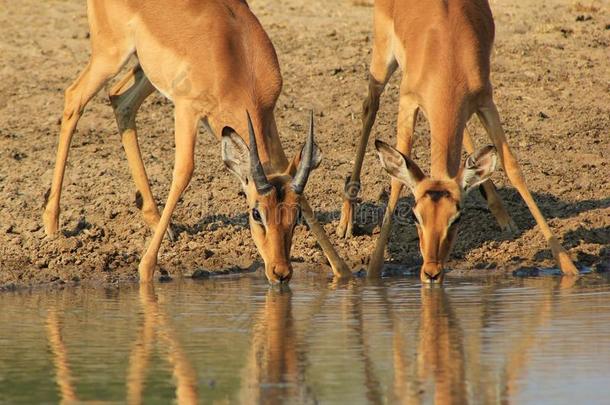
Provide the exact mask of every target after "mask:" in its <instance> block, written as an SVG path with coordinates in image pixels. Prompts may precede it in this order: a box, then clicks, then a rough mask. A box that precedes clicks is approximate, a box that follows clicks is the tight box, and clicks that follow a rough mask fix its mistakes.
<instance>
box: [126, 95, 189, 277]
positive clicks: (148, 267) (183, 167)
mask: <svg viewBox="0 0 610 405" xmlns="http://www.w3.org/2000/svg"><path fill="white" fill-rule="evenodd" d="M199 118H200V117H199V113H198V112H196V111H195V109H194V108H193V106H192V105H191V104H190V103H188V102H187V103H183V102H176V111H175V122H176V123H175V126H176V134H175V141H176V151H175V162H174V173H173V178H172V185H171V187H170V190H169V195H168V197H167V203H166V204H165V207H164V208H163V213H162V214H161V219H160V220H159V223H158V224H157V226H156V228H155V232H154V234H153V237H152V239H151V241H150V244H149V245H148V249H146V253H145V254H144V256H143V257H142V260H141V261H140V266H139V269H138V270H139V273H140V282H141V283H147V282H151V281H152V278H153V274H154V271H155V267H156V265H157V255H158V254H159V248H160V247H161V242H162V241H163V236H164V235H165V232H166V231H167V228H168V226H169V223H170V220H171V217H172V214H173V212H174V210H175V209H176V205H177V204H178V200H179V199H180V196H181V195H182V192H183V191H184V190H185V189H186V187H187V186H188V184H189V182H190V181H191V177H192V175H193V169H194V166H195V164H194V154H195V139H196V137H197V129H198V125H199Z"/></svg>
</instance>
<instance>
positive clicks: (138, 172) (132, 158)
mask: <svg viewBox="0 0 610 405" xmlns="http://www.w3.org/2000/svg"><path fill="white" fill-rule="evenodd" d="M154 91H155V88H154V86H153V85H152V84H151V83H150V81H149V80H148V78H147V77H146V75H145V74H144V72H143V71H142V68H141V67H140V65H138V66H136V67H134V68H133V69H132V70H131V71H130V72H129V73H128V74H127V75H125V77H123V78H122V79H121V80H120V81H119V82H118V83H117V84H116V85H115V86H114V87H113V88H112V89H111V90H110V91H109V92H108V95H109V97H110V103H111V104H112V108H113V109H114V115H115V117H116V122H117V125H118V127H119V133H120V134H121V142H122V143H123V149H125V154H126V155H127V162H128V164H129V169H130V171H131V175H132V177H133V180H134V183H135V184H136V189H137V191H138V194H139V196H140V197H141V199H142V205H141V206H138V208H140V209H141V211H142V217H143V218H144V222H146V224H147V225H148V226H149V227H150V228H151V229H152V231H153V232H154V231H155V228H156V226H157V224H158V223H159V220H160V219H161V215H159V209H158V208H157V203H156V202H155V199H154V197H153V194H152V191H151V189H150V182H149V180H148V175H147V174H146V168H145V167H144V161H143V160H142V154H141V152H140V145H139V144H138V133H137V128H136V115H137V113H138V110H139V108H140V106H141V105H142V103H143V102H144V100H145V99H146V98H147V97H148V96H150V95H151V94H152V93H153V92H154ZM167 235H168V237H169V239H170V240H174V235H173V233H172V231H171V227H170V228H169V229H168V232H167Z"/></svg>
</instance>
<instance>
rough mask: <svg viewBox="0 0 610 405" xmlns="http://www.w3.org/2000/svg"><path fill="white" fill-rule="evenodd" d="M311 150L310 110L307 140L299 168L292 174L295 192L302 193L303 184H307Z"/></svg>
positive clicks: (312, 143) (311, 158)
mask: <svg viewBox="0 0 610 405" xmlns="http://www.w3.org/2000/svg"><path fill="white" fill-rule="evenodd" d="M313 150H314V141H313V110H312V111H310V113H309V134H308V135H307V140H305V146H304V147H303V151H302V152H301V163H300V164H299V168H298V169H297V172H296V174H295V175H294V179H293V180H292V188H293V189H294V192H295V193H297V194H303V190H305V185H306V184H307V180H308V179H309V173H311V169H312V167H311V164H312V162H313Z"/></svg>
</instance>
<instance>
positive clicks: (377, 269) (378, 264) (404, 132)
mask: <svg viewBox="0 0 610 405" xmlns="http://www.w3.org/2000/svg"><path fill="white" fill-rule="evenodd" d="M418 110H419V106H418V104H417V101H416V100H414V99H412V98H411V97H409V96H401V98H400V105H399V111H398V132H397V137H396V149H398V151H399V152H400V153H402V154H404V155H405V156H411V149H412V148H413V131H414V130H415V123H416V121H417V112H418ZM391 181H392V183H391V184H392V186H391V187H392V188H391V192H390V199H389V201H388V206H387V208H386V211H385V214H384V216H383V223H382V225H381V232H380V233H379V238H378V239H377V243H376V245H375V250H374V251H373V254H372V255H371V260H370V262H369V266H368V272H367V277H369V278H378V277H380V276H381V270H382V268H383V255H384V252H385V247H386V245H387V244H388V240H389V239H390V232H391V230H392V216H393V215H394V210H395V209H396V205H397V204H398V199H399V197H400V192H401V191H402V183H401V182H399V181H398V180H396V179H394V178H393V179H392V180H391Z"/></svg>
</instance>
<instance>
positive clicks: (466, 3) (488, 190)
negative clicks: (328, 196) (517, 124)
mask: <svg viewBox="0 0 610 405" xmlns="http://www.w3.org/2000/svg"><path fill="white" fill-rule="evenodd" d="M374 14H375V16H374V35H375V39H374V43H373V53H372V62H371V66H370V76H369V91H368V97H367V98H366V100H365V102H364V109H363V110H364V111H363V118H362V121H363V129H362V135H361V139H360V145H359V148H358V151H357V155H356V163H355V167H354V170H353V172H352V175H351V177H350V178H349V179H348V182H347V184H346V198H345V200H344V205H343V209H342V218H341V221H340V224H339V227H338V229H337V231H338V233H339V235H341V236H348V235H350V234H351V229H352V221H353V210H354V207H353V201H354V199H355V197H356V196H357V194H358V190H359V188H360V186H359V180H360V170H361V167H362V160H363V156H364V153H365V150H366V146H367V143H368V138H369V134H370V131H371V128H372V126H373V123H374V121H375V116H376V113H377V110H378V107H379V99H380V96H381V93H382V92H383V89H384V87H385V85H386V83H387V82H388V80H389V79H390V77H391V76H392V74H393V73H394V71H395V70H396V69H397V67H398V66H400V68H401V70H402V73H403V78H402V83H401V85H400V103H399V113H398V131H397V141H396V142H397V145H396V148H393V147H391V146H389V145H387V144H385V143H383V142H380V141H377V142H376V148H377V152H378V154H379V157H380V159H381V164H382V165H383V167H384V168H385V169H386V170H387V171H388V172H389V173H390V175H391V176H392V185H391V195H390V200H389V202H388V206H387V209H386V213H385V216H384V219H383V224H382V229H381V232H380V235H379V239H378V241H377V244H376V247H375V250H374V252H373V254H372V256H371V259H370V262H369V275H370V276H372V277H376V276H378V275H379V273H380V270H381V267H382V265H383V255H384V250H385V246H386V244H387V241H388V238H389V234H390V230H391V224H392V214H393V212H394V209H395V207H396V204H397V202H398V198H399V195H400V192H401V189H402V186H403V184H406V185H407V186H408V187H409V188H410V190H411V192H412V193H413V195H414V197H415V205H414V206H413V218H414V220H415V222H416V225H417V231H418V234H419V241H420V250H421V254H422V256H423V265H422V267H421V271H420V277H421V279H422V281H424V282H441V281H442V279H443V274H444V273H443V267H444V264H445V262H446V260H447V258H448V256H449V253H450V251H451V247H452V244H453V241H454V239H455V236H456V232H457V228H458V222H459V219H460V214H461V211H462V209H463V200H464V198H465V196H466V195H467V194H468V192H469V191H471V190H472V189H474V188H475V187H476V186H477V185H479V184H482V185H483V189H484V192H483V194H484V195H485V196H486V198H487V200H488V204H489V206H490V209H491V211H492V212H493V213H494V215H495V216H496V218H497V220H498V222H499V223H500V225H501V226H502V227H503V228H508V229H513V228H514V224H513V222H512V220H511V218H510V216H509V215H508V214H507V213H506V210H505V209H504V207H503V204H502V202H501V200H500V198H499V197H498V195H497V193H496V190H495V187H494V186H493V184H492V183H491V181H490V180H489V179H488V178H489V176H490V175H491V173H492V172H493V170H494V167H495V163H496V160H498V158H499V160H500V162H501V163H502V166H503V167H504V170H505V171H506V174H507V176H508V179H509V180H510V182H511V183H512V184H513V185H514V187H515V188H516V189H517V190H518V192H519V193H520V194H521V196H522V198H523V199H524V201H525V203H526V204H527V206H528V207H529V209H530V212H531V213H532V215H533V216H534V218H535V220H536V222H537V224H538V226H539V227H540V230H541V231H542V234H543V235H544V237H545V238H546V240H547V242H548V244H549V245H550V248H551V250H552V252H553V255H554V257H555V259H556V261H557V262H558V263H559V266H560V268H561V271H562V272H563V273H564V274H570V275H576V274H578V270H577V269H576V267H575V266H574V264H573V263H572V260H571V259H570V257H569V255H568V253H567V252H566V251H565V250H564V249H563V247H562V246H561V245H560V243H559V241H558V240H557V239H556V238H555V236H553V234H552V232H551V230H550V229H549V227H548V225H547V223H546V221H545V219H544V217H543V215H542V213H541V212H540V210H539V209H538V206H537V205H536V202H535V201H534V199H533V198H532V195H531V194H530V192H529V190H528V188H527V186H526V184H525V180H524V177H523V174H522V173H521V170H520V168H519V165H518V163H517V160H516V157H515V155H514V153H513V152H512V151H511V148H510V147H509V146H508V143H507V141H506V138H505V136H504V131H503V130H502V126H501V124H500V117H499V114H498V110H497V108H496V105H495V104H494V101H493V95H492V85H491V83H490V79H489V71H490V54H491V50H492V45H493V39H494V21H493V17H492V14H491V10H490V8H489V4H488V2H487V1H486V0H451V1H443V0H431V1H425V2H422V1H417V0H404V1H394V0H378V1H376V2H375V11H374ZM419 110H421V111H422V112H423V113H424V114H425V115H426V117H427V119H428V122H429V123H430V132H431V136H430V138H431V162H432V163H431V168H430V174H429V175H425V174H424V172H423V171H422V170H421V169H420V168H419V167H418V166H417V165H416V164H415V162H413V161H412V160H411V159H410V158H409V156H410V155H411V149H412V145H413V140H412V136H413V129H414V125H415V122H416V118H417V114H418V111H419ZM473 114H476V115H477V116H478V117H479V119H480V121H481V122H482V124H483V126H484V127H485V129H486V131H487V133H488V134H489V137H490V138H491V140H492V142H493V144H494V146H495V147H485V148H483V149H481V150H479V151H475V149H474V145H473V143H472V139H471V137H470V135H469V134H468V133H467V132H465V126H466V123H467V122H468V120H469V119H470V117H471V116H472V115H473ZM462 144H464V145H465V146H466V149H467V151H468V152H469V153H470V156H469V157H468V158H467V159H466V161H465V163H464V164H461V163H460V161H461V153H462Z"/></svg>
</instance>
